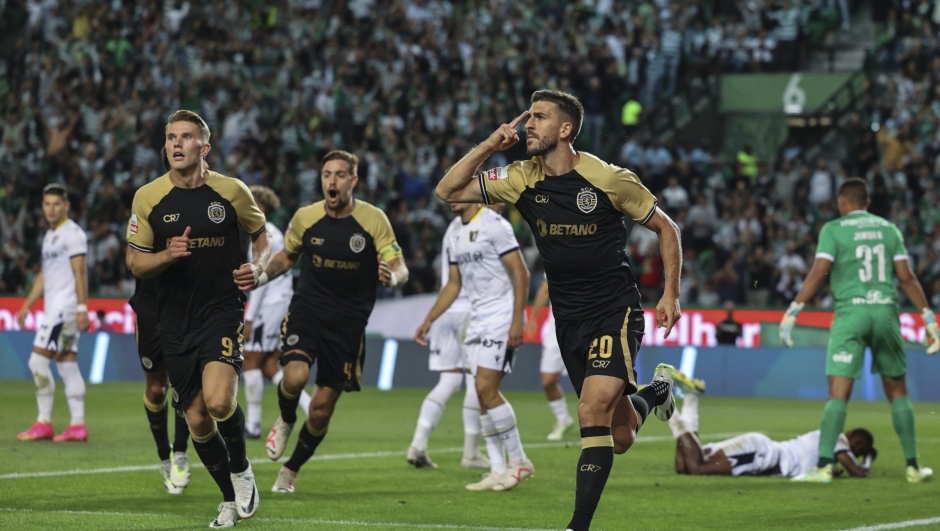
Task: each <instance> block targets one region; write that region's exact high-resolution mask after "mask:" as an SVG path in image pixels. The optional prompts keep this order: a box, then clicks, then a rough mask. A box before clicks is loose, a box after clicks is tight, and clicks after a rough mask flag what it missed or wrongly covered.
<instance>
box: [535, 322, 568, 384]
mask: <svg viewBox="0 0 940 531" xmlns="http://www.w3.org/2000/svg"><path fill="white" fill-rule="evenodd" d="M541 339H542V361H541V363H539V372H541V373H543V374H545V373H548V374H558V373H565V374H567V371H566V370H565V362H564V361H563V360H562V359H561V348H560V347H559V346H558V337H557V336H556V335H555V317H554V316H553V315H552V314H551V312H549V314H548V319H546V320H545V323H544V324H543V325H542V338H541Z"/></svg>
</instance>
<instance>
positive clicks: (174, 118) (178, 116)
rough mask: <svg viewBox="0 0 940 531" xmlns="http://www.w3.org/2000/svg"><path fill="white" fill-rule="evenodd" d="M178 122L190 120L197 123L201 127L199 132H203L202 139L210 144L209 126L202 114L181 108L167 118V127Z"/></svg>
mask: <svg viewBox="0 0 940 531" xmlns="http://www.w3.org/2000/svg"><path fill="white" fill-rule="evenodd" d="M176 122H189V123H193V124H196V126H197V127H199V132H200V133H201V134H202V139H203V140H204V141H205V142H206V143H207V144H208V143H209V137H210V133H209V126H208V125H206V121H205V120H203V119H202V117H201V116H199V115H198V114H196V113H194V112H193V111H187V110H185V109H184V110H180V111H176V112H174V113H173V114H171V115H170V117H169V118H167V119H166V126H167V128H169V127H170V124H172V123H176Z"/></svg>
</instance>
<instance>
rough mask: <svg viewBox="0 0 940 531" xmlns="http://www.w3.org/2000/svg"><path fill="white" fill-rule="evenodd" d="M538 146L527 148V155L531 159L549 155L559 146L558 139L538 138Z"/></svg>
mask: <svg viewBox="0 0 940 531" xmlns="http://www.w3.org/2000/svg"><path fill="white" fill-rule="evenodd" d="M538 141H539V143H538V145H537V146H535V147H533V148H528V147H527V148H526V153H527V154H528V155H529V156H530V157H538V156H541V155H544V154H546V153H548V152H549V151H551V150H553V149H555V146H557V145H558V138H557V137H555V138H544V137H540V138H538Z"/></svg>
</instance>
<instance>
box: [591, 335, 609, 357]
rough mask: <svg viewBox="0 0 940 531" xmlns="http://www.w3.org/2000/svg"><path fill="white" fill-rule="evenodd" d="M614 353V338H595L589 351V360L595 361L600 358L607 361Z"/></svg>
mask: <svg viewBox="0 0 940 531" xmlns="http://www.w3.org/2000/svg"><path fill="white" fill-rule="evenodd" d="M613 352H614V338H612V337H610V336H601V337H595V338H594V341H591V348H590V349H588V359H589V360H593V359H594V358H596V357H598V356H600V357H601V358H604V359H607V358H609V357H610V355H611V354H613Z"/></svg>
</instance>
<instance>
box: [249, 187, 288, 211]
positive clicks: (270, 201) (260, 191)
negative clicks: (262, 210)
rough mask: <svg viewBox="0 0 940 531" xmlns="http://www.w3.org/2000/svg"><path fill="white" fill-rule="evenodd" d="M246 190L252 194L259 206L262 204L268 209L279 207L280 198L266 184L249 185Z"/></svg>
mask: <svg viewBox="0 0 940 531" xmlns="http://www.w3.org/2000/svg"><path fill="white" fill-rule="evenodd" d="M248 191H249V192H251V195H253V196H254V198H255V202H256V203H258V205H259V206H260V205H264V206H265V207H267V208H268V209H269V210H277V209H279V208H281V198H280V197H278V196H277V194H276V193H274V190H272V189H270V188H268V187H267V186H258V185H255V186H249V187H248Z"/></svg>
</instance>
